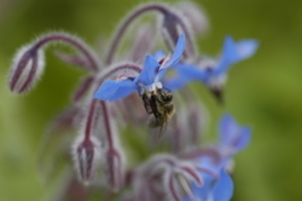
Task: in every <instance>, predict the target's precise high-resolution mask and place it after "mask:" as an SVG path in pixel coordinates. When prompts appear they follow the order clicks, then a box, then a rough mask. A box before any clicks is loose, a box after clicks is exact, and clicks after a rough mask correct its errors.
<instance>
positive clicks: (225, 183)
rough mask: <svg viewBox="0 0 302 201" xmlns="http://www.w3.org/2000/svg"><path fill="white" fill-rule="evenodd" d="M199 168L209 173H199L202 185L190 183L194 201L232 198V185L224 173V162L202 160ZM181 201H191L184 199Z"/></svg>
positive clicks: (227, 199)
mask: <svg viewBox="0 0 302 201" xmlns="http://www.w3.org/2000/svg"><path fill="white" fill-rule="evenodd" d="M199 166H201V167H203V168H206V169H208V170H210V171H211V173H209V172H200V174H201V177H202V179H203V182H204V185H203V186H199V185H197V184H196V183H192V185H191V191H192V194H193V197H194V201H195V200H196V201H229V200H230V199H231V198H232V196H233V191H234V184H233V181H232V178H231V177H230V176H229V174H228V173H226V170H225V169H226V167H225V166H226V160H225V159H222V160H218V161H215V160H214V159H213V158H208V157H205V158H202V159H201V160H200V161H199ZM183 201H193V200H192V199H191V198H189V197H185V198H184V199H183Z"/></svg>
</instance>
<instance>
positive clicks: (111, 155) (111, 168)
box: [107, 149, 123, 191]
mask: <svg viewBox="0 0 302 201" xmlns="http://www.w3.org/2000/svg"><path fill="white" fill-rule="evenodd" d="M107 163H108V164H107V165H108V166H107V168H108V172H109V174H108V176H109V178H108V180H109V183H110V186H111V189H112V191H117V190H119V189H120V188H121V186H122V185H123V164H122V159H121V154H120V153H119V152H118V151H117V150H116V149H108V151H107Z"/></svg>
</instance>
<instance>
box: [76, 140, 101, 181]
mask: <svg viewBox="0 0 302 201" xmlns="http://www.w3.org/2000/svg"><path fill="white" fill-rule="evenodd" d="M100 152H101V150H100V142H99V141H98V139H97V138H95V137H93V136H91V137H90V138H85V137H84V136H82V135H80V136H79V137H78V138H77V139H76V141H75V143H74V145H73V147H72V154H73V157H74V162H75V167H76V170H77V172H78V176H79V178H80V180H81V181H82V182H83V183H84V184H85V185H88V184H89V183H90V182H91V181H92V180H93V176H94V174H95V172H96V168H97V166H98V164H99V161H100V155H101V153H100Z"/></svg>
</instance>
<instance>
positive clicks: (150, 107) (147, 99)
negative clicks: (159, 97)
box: [142, 94, 153, 114]
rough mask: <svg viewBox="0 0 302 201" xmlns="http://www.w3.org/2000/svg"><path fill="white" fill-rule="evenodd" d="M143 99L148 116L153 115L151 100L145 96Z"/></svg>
mask: <svg viewBox="0 0 302 201" xmlns="http://www.w3.org/2000/svg"><path fill="white" fill-rule="evenodd" d="M142 99H143V102H144V107H145V110H146V112H147V113H148V114H152V113H153V109H152V106H151V104H150V100H149V98H148V97H147V96H146V95H145V94H144V95H143V96H142Z"/></svg>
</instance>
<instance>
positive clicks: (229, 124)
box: [219, 114, 238, 146]
mask: <svg viewBox="0 0 302 201" xmlns="http://www.w3.org/2000/svg"><path fill="white" fill-rule="evenodd" d="M237 130H238V125H237V123H236V122H235V120H234V119H233V117H232V116H231V115H229V114H226V115H224V116H223V117H222V118H221V120H220V124H219V141H220V143H221V144H222V145H226V146H229V145H230V143H231V142H232V140H233V138H234V137H235V136H234V135H236V134H237V133H238V132H237Z"/></svg>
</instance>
